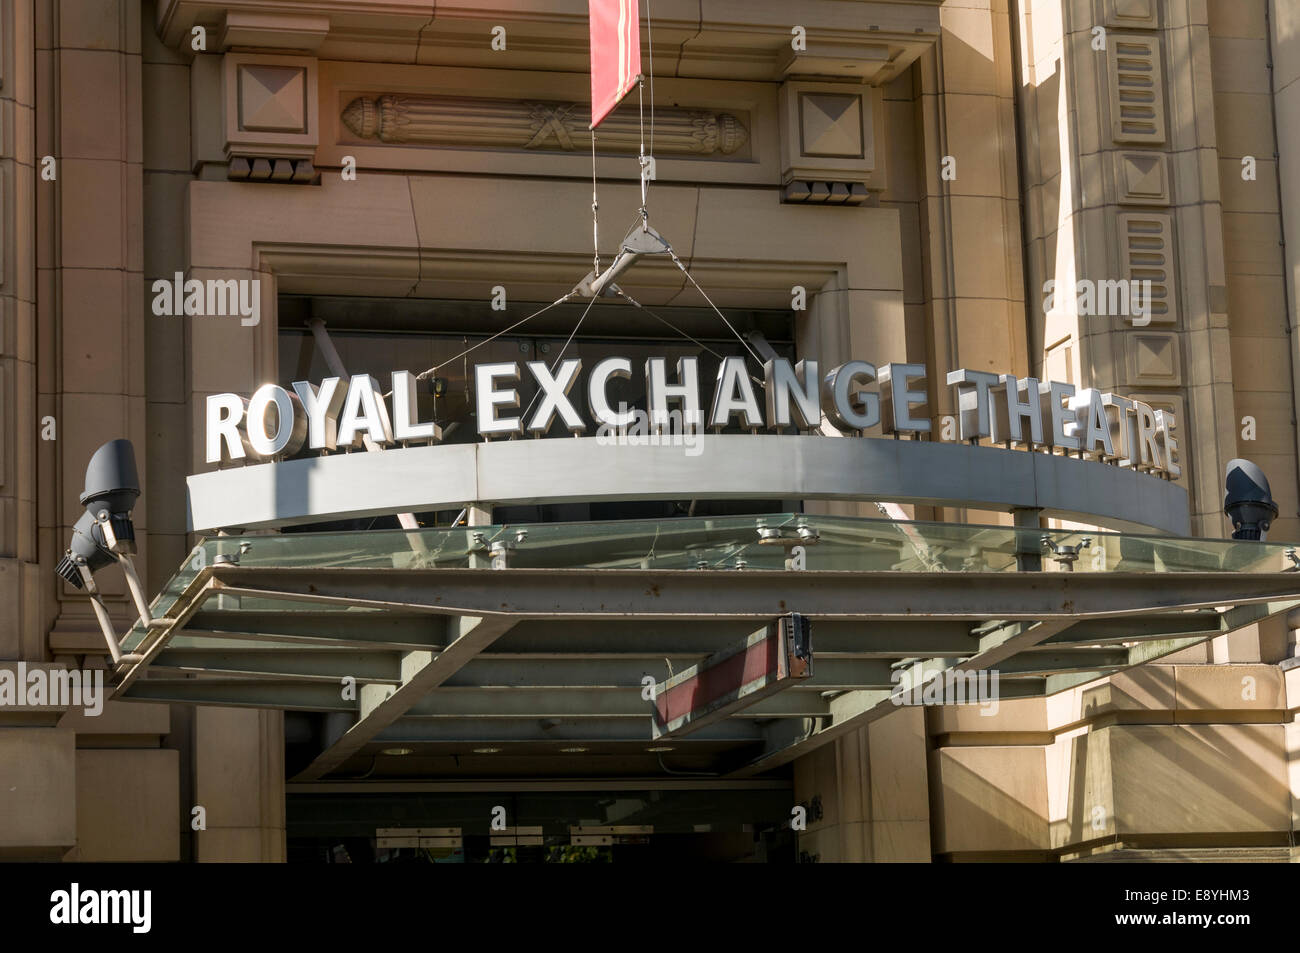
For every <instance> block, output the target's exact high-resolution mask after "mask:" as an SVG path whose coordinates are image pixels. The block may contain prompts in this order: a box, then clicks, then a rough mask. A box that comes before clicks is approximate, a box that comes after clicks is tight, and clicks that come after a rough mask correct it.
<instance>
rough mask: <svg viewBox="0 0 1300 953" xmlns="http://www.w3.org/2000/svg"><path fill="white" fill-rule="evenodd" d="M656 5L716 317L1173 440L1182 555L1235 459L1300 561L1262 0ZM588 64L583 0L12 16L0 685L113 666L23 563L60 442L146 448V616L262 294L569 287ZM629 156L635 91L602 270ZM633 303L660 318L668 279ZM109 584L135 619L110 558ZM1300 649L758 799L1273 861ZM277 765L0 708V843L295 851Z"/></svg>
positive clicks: (1218, 521)
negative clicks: (1076, 398)
mask: <svg viewBox="0 0 1300 953" xmlns="http://www.w3.org/2000/svg"><path fill="white" fill-rule="evenodd" d="M652 12H653V16H654V21H653V33H652V36H651V37H650V38H649V42H648V45H647V49H648V51H652V52H653V64H654V67H653V68H654V72H655V79H654V84H653V87H652V95H653V102H654V105H655V110H656V116H655V137H656V138H655V142H654V154H655V157H656V166H657V168H656V178H655V180H654V182H653V183H652V185H651V193H650V194H651V200H650V203H651V208H652V215H653V219H652V221H653V223H654V224H655V226H656V227H657V228H658V229H659V230H660V231H661V232H662V233H663V234H665V235H668V236H671V237H673V238H674V241H676V242H677V243H678V247H679V248H680V249H681V251H682V254H683V257H684V258H686V259H688V260H689V263H690V267H691V271H692V274H694V275H695V276H696V277H697V278H698V280H699V281H700V283H701V285H702V286H703V287H705V288H707V289H709V290H710V293H711V294H712V296H713V297H714V298H715V300H716V301H717V303H718V305H719V306H720V307H722V308H724V309H753V310H789V309H790V308H791V294H792V289H793V288H795V287H796V286H798V287H801V288H803V289H805V290H806V294H807V307H806V309H804V310H801V311H797V312H795V315H794V318H793V330H792V335H793V344H794V345H795V346H796V347H797V349H799V350H801V351H804V352H816V353H818V354H820V355H821V357H822V359H823V361H824V362H825V363H826V364H831V363H835V362H837V361H839V360H848V359H849V358H851V357H861V356H867V357H868V359H870V360H873V361H875V362H876V363H878V364H884V363H887V362H890V361H915V362H918V363H924V364H926V365H927V367H928V368H929V370H930V375H929V388H930V390H929V396H930V404H929V414H930V416H931V418H932V420H933V422H934V426H935V430H936V432H939V431H942V429H943V426H944V418H946V417H950V416H953V415H955V414H956V413H957V407H956V406H954V405H953V398H952V391H951V389H949V388H947V387H946V386H944V385H943V381H944V379H945V378H946V375H947V373H948V372H950V371H952V370H956V369H960V368H969V369H974V370H983V371H992V372H998V373H1013V374H1016V375H1020V376H1037V377H1040V378H1042V379H1049V378H1050V379H1053V380H1061V381H1068V382H1070V383H1073V384H1076V385H1078V386H1080V387H1083V386H1092V387H1097V388H1101V389H1103V390H1114V391H1116V392H1122V393H1125V394H1130V395H1132V396H1135V397H1138V398H1140V399H1142V400H1145V401H1147V402H1149V403H1150V404H1151V405H1152V406H1153V407H1155V408H1157V409H1162V410H1165V411H1167V412H1169V413H1172V414H1173V415H1174V417H1175V419H1176V420H1177V422H1178V424H1177V426H1178V428H1179V430H1180V433H1181V435H1182V443H1181V446H1182V448H1183V451H1182V460H1181V463H1182V476H1181V477H1180V482H1181V483H1182V484H1183V485H1184V486H1185V488H1186V489H1187V490H1188V492H1189V494H1190V501H1191V502H1190V505H1191V514H1192V529H1193V535H1196V536H1204V537H1220V538H1221V537H1224V536H1226V535H1228V533H1230V531H1231V526H1230V525H1229V523H1228V522H1227V520H1226V519H1225V517H1224V516H1223V515H1222V492H1223V474H1224V470H1225V466H1226V464H1227V461H1228V460H1230V459H1232V458H1235V457H1246V458H1249V459H1251V460H1254V461H1255V462H1257V463H1258V464H1260V465H1261V466H1262V467H1263V468H1264V470H1265V472H1266V473H1267V475H1268V477H1269V479H1270V481H1271V484H1272V490H1273V494H1274V496H1275V498H1276V500H1277V502H1278V505H1279V508H1280V514H1279V517H1278V519H1277V520H1276V522H1275V523H1274V524H1273V528H1272V531H1271V534H1270V537H1271V538H1272V539H1274V540H1294V539H1300V473H1298V469H1297V466H1298V464H1297V459H1298V458H1297V440H1298V435H1300V415H1298V414H1297V401H1300V377H1297V373H1298V369H1300V354H1298V353H1297V351H1298V349H1300V338H1297V335H1296V334H1295V333H1294V332H1295V329H1296V326H1297V324H1298V323H1300V309H1298V305H1297V300H1298V299H1297V291H1298V290H1300V289H1297V287H1296V278H1297V275H1300V10H1298V9H1297V8H1296V7H1295V6H1294V5H1292V4H1289V3H1286V2H1281V0H944V2H938V0H879V2H877V0H800V2H799V3H789V2H777V0H747V2H744V3H727V2H713V0H705V2H704V3H703V4H701V3H699V2H697V0H654V3H653V9H652ZM498 28H499V29H498ZM792 40H794V41H795V42H792ZM800 40H803V42H799V41H800ZM587 55H588V53H587V20H586V3H585V2H584V0H547V2H543V3H538V2H523V0H494V2H476V3H470V2H457V0H450V2H448V0H439V2H437V3H436V4H435V3H433V2H431V0H430V2H424V3H419V2H415V0H383V2H380V0H373V2H371V0H355V2H349V3H343V2H339V0H282V2H277V3H258V2H235V0H0V660H10V661H18V660H22V661H25V662H26V663H27V664H28V665H51V666H57V665H65V664H69V665H74V666H75V665H83V664H84V665H95V664H101V665H102V660H101V656H102V653H103V640H102V636H101V635H100V632H99V629H98V627H97V625H96V623H95V619H94V616H93V615H92V614H91V611H90V608H89V605H88V603H87V602H86V600H85V598H84V596H82V595H81V594H80V593H78V592H76V591H75V590H73V589H72V588H71V587H70V586H68V585H67V584H66V583H64V582H63V581H61V580H60V579H58V577H56V576H55V575H54V572H53V567H54V565H55V563H56V562H57V561H58V558H59V556H60V555H61V554H62V552H63V550H64V547H65V545H66V541H67V538H68V535H69V532H70V529H71V525H72V523H73V522H74V521H75V520H76V518H77V517H78V515H79V513H80V508H79V507H78V505H77V494H78V493H79V492H80V489H81V482H80V481H81V479H82V473H83V470H84V467H85V463H86V460H87V459H88V458H89V456H90V454H91V453H92V452H93V451H94V449H95V448H96V447H97V446H99V444H100V443H102V442H103V441H104V440H105V439H109V438H110V437H115V436H124V437H127V438H129V439H130V440H132V441H133V443H134V444H135V447H136V449H137V452H138V453H139V456H140V463H141V476H142V479H143V483H144V495H143V497H142V500H141V503H140V505H139V506H138V508H137V511H136V526H137V532H138V538H139V546H140V559H139V562H140V565H141V566H142V567H143V569H144V572H145V576H146V582H147V588H148V590H149V592H150V593H151V594H152V593H154V592H157V591H158V590H159V589H160V588H161V587H162V586H163V585H164V583H165V582H166V581H167V580H168V579H169V578H170V577H171V575H172V574H173V572H174V571H175V570H176V567H177V566H178V565H180V564H181V563H182V561H183V560H184V559H185V558H186V556H187V554H188V553H189V552H190V549H191V547H192V545H193V542H194V537H193V536H191V535H190V534H188V533H187V528H186V527H187V524H186V495H185V477H186V475H188V474H192V473H197V472H200V471H202V470H204V469H207V468H208V464H207V463H206V461H205V456H204V443H203V439H204V438H203V418H202V414H203V407H204V401H205V398H206V397H207V396H208V395H211V394H215V393H222V392H235V393H242V394H248V393H251V392H252V391H253V390H254V389H256V387H257V386H258V385H259V384H261V383H263V382H265V381H271V380H280V379H281V378H282V377H283V374H282V373H281V368H282V366H283V364H282V362H283V360H284V353H283V351H284V347H285V344H284V337H283V332H284V331H285V328H283V327H281V316H282V315H284V314H287V313H289V304H287V303H288V302H291V301H302V300H304V299H308V300H310V299H314V298H339V297H344V296H355V297H360V298H364V299H366V300H367V301H381V302H382V301H388V302H392V301H409V300H412V299H414V300H427V301H430V302H467V301H468V302H475V301H477V302H488V301H489V300H490V299H491V298H492V297H493V295H494V293H495V289H496V288H497V287H498V286H503V287H505V288H506V289H507V291H508V294H509V297H510V298H511V299H512V300H517V301H523V302H534V301H535V302H547V301H552V300H553V299H555V298H556V297H557V296H558V295H559V294H562V293H563V292H564V291H565V290H567V289H568V287H570V286H571V285H572V283H573V281H574V279H575V277H577V276H580V275H581V274H582V272H583V271H584V270H586V269H588V268H589V267H590V262H591V248H590V246H591V230H592V223H591V218H590V214H589V210H590V206H591V201H592V196H591V192H592V183H591V172H592V168H591V167H592V158H591V153H590V137H589V133H588V132H587V128H586V127H587V122H586V118H585V115H584V110H586V109H587V103H588V101H589V100H588V87H587V82H588V79H587ZM648 63H649V60H647V64H648ZM640 134H641V129H640V123H639V122H638V118H637V115H636V112H635V102H631V103H630V104H629V105H626V106H625V107H624V108H623V109H622V110H621V111H620V113H619V114H618V115H617V116H616V117H615V118H614V119H613V120H611V121H610V122H609V123H607V124H606V125H605V126H603V127H601V130H600V132H599V135H598V140H597V145H598V149H599V156H598V161H597V166H598V170H599V173H600V178H601V181H600V208H601V216H602V219H601V226H602V229H603V231H604V233H605V235H606V238H605V241H604V242H603V244H607V245H608V244H609V240H608V239H609V235H610V234H612V232H614V231H617V230H618V229H619V228H621V227H622V226H623V224H624V223H625V222H629V221H632V220H633V219H634V218H635V215H636V212H637V209H638V206H639V204H640V189H639V184H638V167H637V162H636V153H637V147H638V145H639V137H640ZM177 275H179V276H182V280H188V279H199V280H209V279H212V280H219V281H227V280H230V279H235V280H243V279H248V280H255V281H257V282H258V287H259V289H260V292H259V293H260V313H259V319H258V321H257V323H255V324H253V323H250V322H248V321H241V320H239V319H238V318H236V317H230V316H227V317H219V316H202V315H193V316H173V315H169V314H157V313H155V311H156V309H155V308H153V307H152V302H153V299H154V297H155V292H154V291H153V290H152V289H153V287H154V282H155V281H157V280H159V279H166V280H171V279H172V278H173V276H177ZM1080 281H1085V282H1095V283H1101V282H1116V281H1123V282H1126V283H1127V282H1130V281H1131V282H1143V281H1149V282H1150V286H1149V287H1150V292H1149V295H1150V297H1149V308H1148V310H1147V311H1146V313H1138V314H1123V313H1121V314H1106V313H1102V314H1096V313H1083V312H1086V311H1087V308H1086V307H1084V308H1080V307H1079V304H1080V302H1079V300H1077V299H1075V300H1073V301H1072V300H1071V299H1072V298H1075V295H1074V293H1073V289H1076V288H1077V287H1078V284H1077V283H1078V282H1080ZM1049 283H1054V284H1053V287H1054V288H1055V289H1058V290H1056V291H1055V292H1054V293H1052V292H1049V290H1048V289H1049ZM628 287H629V288H631V289H634V290H635V293H636V295H637V297H638V299H639V300H641V301H642V302H643V303H645V304H646V305H648V306H651V307H657V306H662V307H671V306H674V305H680V304H684V303H686V302H687V300H688V298H689V295H688V291H689V289H686V288H684V287H683V279H682V276H681V274H680V273H679V272H678V271H677V270H676V269H675V268H673V267H672V266H671V265H670V264H668V263H666V262H654V263H648V264H646V265H645V266H643V270H641V271H639V272H638V274H637V277H636V280H635V281H633V282H632V283H630V284H629V285H628ZM1066 291H1068V292H1069V293H1063V292H1066ZM1049 294H1051V296H1052V297H1053V299H1054V300H1053V301H1052V302H1050V304H1049V302H1047V301H1046V300H1045V299H1046V298H1047V297H1048V296H1049ZM1115 300H1118V299H1115ZM1095 304H1096V301H1094V305H1095ZM1112 304H1113V302H1112ZM1103 310H1104V309H1103ZM295 313H296V312H295ZM299 323H301V322H299ZM810 506H811V504H810ZM823 509H826V510H830V511H833V512H840V513H846V514H857V515H873V516H874V515H876V513H875V510H874V507H870V506H867V505H865V504H863V505H858V504H843V503H841V504H830V505H823ZM912 515H913V516H914V517H915V518H916V519H921V520H937V521H958V522H969V523H998V522H1006V521H1007V517H1006V516H1005V515H1004V514H995V513H983V512H978V511H975V510H960V509H949V508H938V507H917V508H916V509H915V510H914V511H913V514H912ZM101 585H102V588H103V590H104V591H105V593H106V595H107V597H108V598H109V600H110V603H111V605H112V606H113V607H114V611H115V613H116V621H117V622H118V624H119V627H120V628H121V629H123V630H124V629H125V628H126V627H127V625H128V624H129V622H130V621H131V618H132V615H133V613H132V612H131V609H130V603H129V600H128V597H127V591H126V587H125V584H124V582H123V581H122V579H121V576H120V574H115V573H114V572H106V573H105V574H104V576H103V580H102V583H101ZM1294 654H1295V636H1294V634H1293V632H1292V630H1291V629H1290V627H1289V625H1288V623H1287V617H1286V616H1284V615H1283V616H1278V617H1274V618H1270V619H1269V620H1268V621H1267V622H1264V623H1261V624H1259V625H1256V626H1252V627H1249V628H1247V629H1245V630H1242V631H1241V632H1239V633H1236V634H1234V635H1232V636H1231V637H1221V638H1218V639H1212V640H1210V641H1207V642H1205V643H1204V644H1203V645H1201V646H1198V647H1195V648H1191V649H1187V650H1184V651H1182V652H1180V653H1178V654H1177V655H1175V656H1169V657H1166V658H1164V659H1161V660H1160V661H1159V662H1158V663H1153V664H1148V665H1143V666H1140V667H1138V668H1135V669H1131V670H1128V671H1126V672H1123V673H1120V674H1116V675H1113V676H1110V677H1108V678H1105V679H1102V680H1100V681H1097V682H1092V683H1089V684H1085V685H1082V686H1078V687H1074V688H1070V689H1068V690H1066V691H1063V692H1059V693H1056V694H1053V695H1049V696H1048V697H1046V698H1025V699H1014V700H1007V701H1006V702H1004V703H1003V705H1002V708H1001V711H1000V713H999V714H998V715H997V716H996V717H993V718H987V717H981V716H979V714H978V712H977V711H971V710H967V709H962V708H959V707H946V708H935V709H913V708H906V709H900V710H899V711H898V712H896V713H894V714H891V715H890V716H888V717H886V718H883V719H880V720H879V721H877V722H874V723H873V724H872V725H870V726H869V727H866V728H863V729H860V730H859V731H857V732H855V733H853V734H851V735H848V736H846V737H844V738H841V739H838V740H836V741H835V742H834V743H832V744H828V745H826V746H824V747H822V748H820V749H818V750H817V751H815V752H813V753H811V754H809V755H806V756H804V757H803V758H801V759H800V760H798V761H797V762H795V764H794V766H793V769H792V772H791V784H792V795H791V796H792V797H793V799H794V800H795V801H797V802H804V803H811V802H812V801H813V799H816V800H817V803H818V804H819V805H820V812H818V813H817V814H816V815H815V816H814V817H813V818H812V819H811V820H810V824H809V827H808V830H807V832H806V833H804V834H802V835H801V836H800V838H799V844H798V849H799V851H800V853H801V854H803V855H807V856H808V857H810V858H811V857H815V858H819V859H821V860H823V861H833V860H844V861H891V860H929V859H932V858H933V859H945V860H961V859H988V858H997V859H1036V860H1062V859H1075V858H1088V857H1098V858H1099V857H1106V856H1109V857H1125V856H1154V857H1162V858H1171V859H1172V858H1194V857H1199V856H1216V857H1222V856H1225V853H1224V852H1227V853H1232V852H1233V851H1238V852H1242V853H1244V854H1245V855H1247V856H1251V857H1254V858H1257V859H1287V858H1288V857H1289V851H1290V848H1289V847H1288V845H1289V843H1290V841H1291V835H1292V832H1293V831H1294V830H1295V829H1296V827H1297V825H1298V824H1300V780H1297V775H1296V769H1295V767H1294V762H1295V761H1296V758H1297V752H1298V751H1300V723H1297V722H1296V721H1295V716H1296V712H1297V710H1300V669H1294V668H1290V667H1289V665H1288V660H1290V659H1292V658H1293V657H1294ZM1243 678H1246V679H1250V680H1252V684H1253V685H1254V686H1255V687H1254V690H1253V691H1252V692H1250V693H1248V696H1247V695H1244V694H1243V692H1242V690H1241V686H1242V683H1243ZM284 739H285V718H284V715H283V713H281V712H278V711H274V710H263V709H257V708H249V709H230V708H211V707H202V706H200V707H187V706H182V705H170V706H169V705H164V704H152V705H151V704H143V703H125V702H113V703H110V705H109V706H108V709H107V710H106V711H105V713H104V714H103V715H102V716H100V717H98V718H94V719H92V718H88V717H86V716H85V715H84V714H81V713H78V712H75V711H72V712H68V713H66V714H65V713H64V712H48V711H45V712H33V711H27V710H23V711H11V712H8V713H7V712H6V711H4V710H3V709H0V792H3V791H5V790H10V789H12V788H15V787H17V788H18V789H20V790H21V792H22V794H21V795H20V796H19V800H17V801H13V803H8V802H6V801H5V795H4V794H2V793H0V805H2V806H3V809H0V857H4V858H11V859H17V858H40V859H67V860H76V859H80V860H149V861H167V860H178V859H185V860H197V861H208V860H218V861H219V860H263V861H281V860H284V859H285V858H286V816H285V812H286V807H285V804H286V778H285V774H286V771H285V763H284ZM1172 792H1181V794H1182V796H1180V797H1178V798H1177V799H1175V798H1174V797H1172ZM1189 792H1190V793H1189ZM11 800H12V798H11ZM193 805H202V806H204V808H205V809H206V814H207V819H208V821H207V826H206V829H204V830H200V831H195V830H194V829H193V827H192V823H191V820H192V817H191V809H192V806H193ZM1098 810H1100V814H1098V813H1097V811H1098ZM1099 818H1100V823H1098V819H1099Z"/></svg>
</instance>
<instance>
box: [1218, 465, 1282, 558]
mask: <svg viewBox="0 0 1300 953" xmlns="http://www.w3.org/2000/svg"><path fill="white" fill-rule="evenodd" d="M1224 487H1225V490H1226V492H1225V493H1224V495H1223V512H1224V513H1225V514H1226V515H1227V516H1228V518H1229V519H1231V520H1232V528H1233V533H1232V538H1233V539H1257V540H1263V539H1264V538H1265V537H1266V536H1267V535H1268V528H1269V526H1270V525H1271V524H1272V522H1273V520H1275V519H1276V518H1277V504H1276V503H1274V502H1273V494H1272V492H1271V491H1270V490H1269V487H1268V477H1266V476H1264V471H1263V470H1261V469H1260V468H1259V467H1258V466H1256V465H1255V464H1253V463H1251V462H1250V461H1249V460H1229V461H1228V475H1227V478H1226V479H1225V481H1224Z"/></svg>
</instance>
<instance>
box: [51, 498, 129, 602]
mask: <svg viewBox="0 0 1300 953" xmlns="http://www.w3.org/2000/svg"><path fill="white" fill-rule="evenodd" d="M114 562H116V560H115V559H114V558H113V553H112V551H110V550H109V548H108V546H107V545H106V544H105V541H104V535H103V533H102V532H101V531H100V528H99V521H98V520H96V519H95V517H94V516H92V515H91V514H90V513H89V512H86V513H82V514H81V518H80V519H79V520H77V522H76V524H75V525H74V526H73V527H72V542H71V543H70V544H69V545H68V551H67V552H66V553H64V555H63V558H62V559H60V560H59V564H58V565H57V566H55V567H54V571H55V572H56V573H58V574H59V575H60V576H62V577H63V578H64V579H66V580H67V581H68V582H69V583H71V584H72V585H73V586H75V587H76V588H78V589H84V588H86V584H85V582H84V581H83V579H82V576H81V567H82V566H83V565H84V566H85V567H86V571H87V572H90V573H95V572H98V571H99V570H101V569H103V568H104V567H105V566H109V565H112V564H113V563H114Z"/></svg>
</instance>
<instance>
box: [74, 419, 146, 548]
mask: <svg viewBox="0 0 1300 953" xmlns="http://www.w3.org/2000/svg"><path fill="white" fill-rule="evenodd" d="M139 498H140V477H139V475H138V474H137V471H136V468H135V448H134V447H132V446H131V441H129V440H110V441H109V442H108V443H106V444H104V445H103V446H102V447H100V448H99V449H98V450H96V451H95V454H94V456H92V457H91V458H90V463H89V464H88V465H87V466H86V488H85V489H84V490H83V491H82V493H81V505H82V506H84V507H85V508H86V512H88V513H90V514H91V515H92V516H94V518H95V519H96V520H98V521H99V523H100V525H101V526H102V527H103V533H104V536H105V539H106V541H107V542H108V548H109V549H111V550H112V551H113V552H115V553H134V552H135V525H134V524H133V523H132V522H131V510H133V509H134V508H135V501H136V500H138V499H139Z"/></svg>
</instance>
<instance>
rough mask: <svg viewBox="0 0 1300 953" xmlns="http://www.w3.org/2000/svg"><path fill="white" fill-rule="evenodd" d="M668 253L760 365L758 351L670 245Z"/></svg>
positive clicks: (761, 362)
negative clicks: (729, 319)
mask: <svg viewBox="0 0 1300 953" xmlns="http://www.w3.org/2000/svg"><path fill="white" fill-rule="evenodd" d="M668 254H669V255H671V256H672V259H673V264H675V265H676V266H677V267H678V268H680V269H681V271H682V274H684V275H685V276H686V280H687V281H689V282H690V283H691V284H692V285H694V286H695V290H696V291H698V292H699V293H700V294H701V295H702V296H703V297H704V300H705V301H707V302H708V303H709V307H710V308H712V309H713V310H714V313H716V314H717V316H718V317H720V318H721V319H722V323H723V324H725V325H726V326H727V327H728V328H729V329H730V330H731V333H732V334H734V335H735V336H736V339H737V340H738V341H740V343H741V344H743V345H744V346H745V350H746V351H748V352H749V354H750V357H752V358H753V359H754V360H755V361H757V362H758V364H759V366H760V367H761V366H762V365H763V364H764V363H765V362H764V361H763V359H762V358H761V357H759V354H758V352H757V351H755V350H754V348H753V346H752V345H751V344H750V343H749V342H748V341H746V340H745V336H744V335H743V334H741V333H740V332H739V331H737V330H736V327H735V325H733V324H732V323H731V322H730V321H728V320H727V316H726V315H725V314H723V313H722V311H721V309H719V308H718V306H717V305H716V304H714V303H713V299H712V298H710V297H709V295H708V292H706V291H705V290H704V289H703V288H701V287H700V283H699V282H698V281H696V280H695V276H694V275H692V274H691V273H690V271H689V270H688V269H687V267H686V265H684V264H683V263H682V260H681V259H680V258H678V257H677V252H675V251H674V250H673V249H672V248H671V247H669V249H668Z"/></svg>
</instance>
